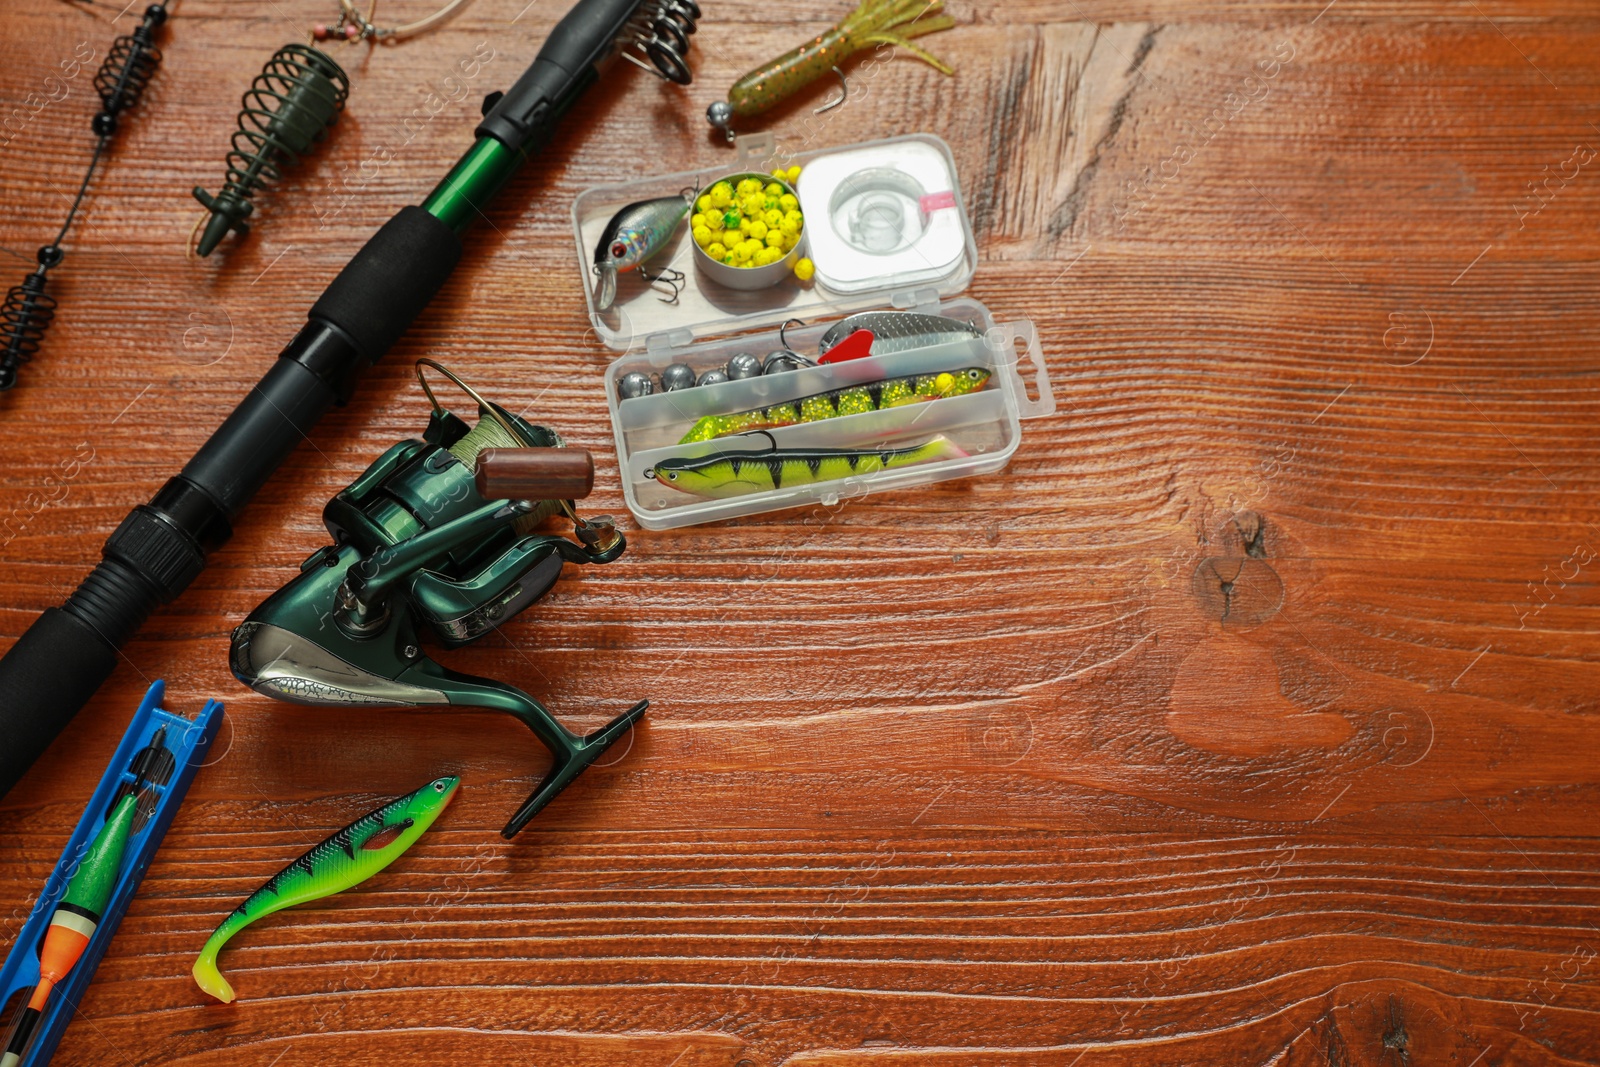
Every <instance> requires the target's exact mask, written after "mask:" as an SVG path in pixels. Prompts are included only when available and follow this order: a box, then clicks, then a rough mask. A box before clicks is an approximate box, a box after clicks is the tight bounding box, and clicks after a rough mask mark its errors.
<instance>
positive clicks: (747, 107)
mask: <svg viewBox="0 0 1600 1067" xmlns="http://www.w3.org/2000/svg"><path fill="white" fill-rule="evenodd" d="M955 24H956V23H955V19H953V18H951V17H950V16H949V15H946V14H944V3H943V0H862V2H861V4H860V5H859V6H857V7H856V9H855V10H854V11H852V12H850V14H848V15H846V16H845V17H844V18H842V19H840V20H839V21H838V22H837V23H835V24H834V25H833V26H832V27H831V28H829V29H828V30H827V31H826V32H824V33H822V34H820V35H818V36H817V37H814V38H812V39H811V40H809V41H807V42H806V43H805V44H803V45H801V46H800V47H798V48H795V49H793V50H791V51H789V52H785V53H784V54H783V55H781V56H779V57H778V58H777V59H774V60H772V61H771V62H770V63H763V64H762V65H761V66H759V67H757V68H755V69H754V70H752V71H750V73H748V74H746V75H745V76H744V77H742V78H740V79H739V80H738V81H736V82H734V83H733V88H731V89H729V90H728V99H726V100H718V101H717V102H716V103H714V104H712V105H711V106H710V107H708V108H707V109H706V119H707V121H709V122H710V123H711V125H713V126H715V127H716V128H717V129H719V130H721V131H722V132H723V134H725V135H726V136H727V138H728V140H729V141H730V142H731V141H733V139H734V136H735V135H734V132H733V120H734V119H736V118H749V117H750V116H752V115H759V114H761V113H762V112H763V111H766V110H768V109H769V108H772V107H775V106H776V105H778V104H779V103H781V102H783V101H784V100H787V99H788V98H789V97H791V96H793V95H794V94H795V93H798V92H799V91H800V90H802V89H804V88H805V87H806V86H808V85H810V84H811V83H812V82H814V81H816V80H817V79H819V78H822V77H824V76H826V75H827V74H828V73H829V72H830V71H831V72H832V73H834V74H836V75H837V76H838V78H839V83H840V85H841V87H842V89H843V92H842V93H841V95H840V96H839V98H838V99H837V100H831V101H829V102H828V103H826V104H824V105H823V106H822V107H820V108H818V109H817V110H816V111H815V112H814V114H818V115H820V114H823V113H824V112H827V111H832V110H833V109H834V108H836V107H839V106H841V105H842V104H843V103H844V102H845V101H846V100H847V99H849V96H850V81H849V79H848V78H847V77H845V74H844V72H843V71H842V70H840V69H839V64H840V63H841V62H842V61H843V60H845V59H846V58H848V57H850V56H852V55H855V54H856V53H857V52H863V51H865V50H866V49H868V48H874V47H885V46H887V47H891V48H904V49H905V50H906V51H908V52H910V53H911V54H912V55H914V56H916V57H917V58H918V59H920V60H922V61H923V62H924V63H926V64H928V65H929V66H931V67H933V68H934V69H935V70H937V71H939V72H940V73H941V74H954V73H955V70H954V69H953V68H951V67H950V66H949V65H948V64H946V63H945V62H944V61H942V60H940V59H939V58H938V57H936V56H934V55H933V54H932V53H930V52H928V51H926V50H925V49H923V48H920V47H918V46H917V45H914V44H912V43H911V38H913V37H922V36H925V35H927V34H930V33H938V32H939V31H940V30H948V29H949V28H950V27H952V26H954V25H955Z"/></svg>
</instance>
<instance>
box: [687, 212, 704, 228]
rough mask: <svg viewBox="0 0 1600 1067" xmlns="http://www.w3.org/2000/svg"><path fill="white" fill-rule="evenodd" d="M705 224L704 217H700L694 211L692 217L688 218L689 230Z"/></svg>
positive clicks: (700, 215) (699, 214)
mask: <svg viewBox="0 0 1600 1067" xmlns="http://www.w3.org/2000/svg"><path fill="white" fill-rule="evenodd" d="M705 224H706V217H705V216H704V215H702V214H701V213H700V212H698V211H696V212H695V213H694V214H693V215H690V216H689V228H690V229H691V230H692V229H694V228H695V227H696V226H704V225H705Z"/></svg>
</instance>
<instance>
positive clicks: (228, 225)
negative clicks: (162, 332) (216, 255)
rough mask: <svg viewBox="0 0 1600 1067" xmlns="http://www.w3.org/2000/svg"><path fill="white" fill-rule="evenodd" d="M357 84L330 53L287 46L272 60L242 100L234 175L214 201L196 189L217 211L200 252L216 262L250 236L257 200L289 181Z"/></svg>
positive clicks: (231, 160) (232, 154)
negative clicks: (223, 248) (230, 237)
mask: <svg viewBox="0 0 1600 1067" xmlns="http://www.w3.org/2000/svg"><path fill="white" fill-rule="evenodd" d="M349 94H350V79H349V78H348V77H347V76H346V75H345V72H344V70H343V69H342V68H341V67H340V66H339V64H337V63H335V62H334V61H333V59H332V58H330V57H329V56H328V55H327V54H326V53H324V52H321V51H318V50H317V49H315V48H312V47H311V46H310V45H304V44H286V45H284V46H283V47H282V48H280V49H278V50H277V51H276V52H274V53H273V54H272V58H271V59H269V60H267V64H266V66H264V67H262V68H261V73H260V74H258V75H256V77H255V80H254V81H252V82H251V83H250V88H249V89H246V90H245V93H244V96H243V98H242V99H241V100H240V104H241V110H240V111H239V115H238V123H239V128H238V129H237V130H236V131H235V132H234V134H233V148H232V150H231V151H229V152H228V161H227V162H228V174H227V179H226V181H225V183H224V184H223V187H222V190H221V191H220V192H218V193H217V194H216V195H215V196H212V195H211V194H210V193H207V192H206V191H205V189H203V188H201V187H200V186H198V185H197V186H195V189H194V198H195V199H196V200H198V201H200V203H201V204H203V205H205V207H206V210H208V211H210V212H211V218H210V220H209V221H207V222H206V225H205V230H204V231H203V232H202V233H201V234H200V244H199V246H198V247H197V248H196V249H195V251H197V252H198V253H199V254H200V255H202V256H209V255H210V254H211V253H212V251H213V250H215V249H216V247H217V245H218V244H220V243H221V241H222V239H223V238H224V237H226V236H227V234H228V231H230V230H232V231H234V232H235V233H237V234H238V235H239V236H240V237H243V236H245V235H246V234H248V233H249V232H250V224H249V222H248V221H247V220H248V219H249V218H250V214H251V212H253V211H254V210H255V205H254V204H253V203H251V199H250V198H251V197H253V196H254V195H255V193H256V190H257V189H259V188H261V186H262V185H264V184H266V183H268V182H276V181H279V180H280V179H281V178H282V177H283V169H282V168H283V167H284V166H288V165H293V164H295V163H298V162H299V161H300V157H301V156H304V155H306V154H308V153H309V152H310V151H311V150H312V149H313V148H314V147H315V146H316V144H317V142H318V141H320V140H322V138H323V137H324V135H325V134H326V133H327V131H328V128H329V127H330V126H332V125H333V124H334V123H335V122H336V121H338V118H339V112H340V111H342V110H344V102H345V98H346V97H348V96H349Z"/></svg>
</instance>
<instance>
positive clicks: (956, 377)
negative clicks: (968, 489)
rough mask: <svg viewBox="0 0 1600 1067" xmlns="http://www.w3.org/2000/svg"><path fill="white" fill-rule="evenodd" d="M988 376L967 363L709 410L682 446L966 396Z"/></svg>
mask: <svg viewBox="0 0 1600 1067" xmlns="http://www.w3.org/2000/svg"><path fill="white" fill-rule="evenodd" d="M988 381H989V371H988V370H986V369H984V368H983V367H963V368H962V369H960V370H956V371H944V372H942V373H940V374H908V375H906V376H904V377H901V378H886V379H884V380H883V381H881V382H872V383H870V384H868V385H851V386H846V387H844V388H840V389H830V390H828V391H827V392H826V393H816V394H813V395H811V396H803V397H801V398H799V399H798V400H790V401H788V402H787V403H784V404H775V405H773V406H772V407H770V408H755V409H753V410H750V411H737V412H734V413H733V414H732V415H706V416H704V417H702V418H701V419H700V420H699V421H698V422H696V423H695V424H694V425H693V426H691V427H690V428H689V432H688V433H686V434H684V435H683V440H681V441H679V442H678V443H679V444H680V445H688V444H693V443H695V442H696V441H710V440H713V439H715V438H718V437H726V436H728V435H729V434H734V433H743V432H744V431H746V430H767V429H775V428H777V427H779V426H793V425H795V424H797V423H802V422H820V421H822V420H823V419H833V418H838V417H839V416H841V415H860V414H863V413H865V412H868V411H880V410H882V409H884V408H894V407H900V406H901V405H902V404H918V403H921V402H923V401H926V400H938V399H940V398H942V397H947V396H964V395H966V394H967V393H975V392H977V391H978V390H979V389H982V388H983V387H984V385H986V384H987V383H988Z"/></svg>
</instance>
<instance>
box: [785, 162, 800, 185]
mask: <svg viewBox="0 0 1600 1067" xmlns="http://www.w3.org/2000/svg"><path fill="white" fill-rule="evenodd" d="M784 177H785V178H787V179H788V180H789V184H790V185H793V184H794V183H795V182H797V181H799V180H800V165H799V164H798V163H797V164H795V165H794V166H792V167H790V168H789V170H788V171H787V172H786V173H785V174H784Z"/></svg>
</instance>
